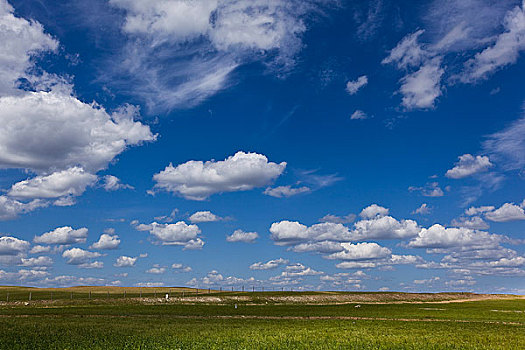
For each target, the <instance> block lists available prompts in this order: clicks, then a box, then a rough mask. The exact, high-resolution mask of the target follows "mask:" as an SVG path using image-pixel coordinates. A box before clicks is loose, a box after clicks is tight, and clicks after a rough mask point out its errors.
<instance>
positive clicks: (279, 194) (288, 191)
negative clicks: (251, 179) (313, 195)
mask: <svg viewBox="0 0 525 350" xmlns="http://www.w3.org/2000/svg"><path fill="white" fill-rule="evenodd" d="M310 191H311V190H310V188H309V187H306V186H302V187H295V188H294V187H292V186H290V185H287V186H278V187H274V188H271V187H268V188H267V189H266V190H264V194H266V195H268V196H272V197H276V198H283V197H291V196H295V195H298V194H301V193H307V192H310Z"/></svg>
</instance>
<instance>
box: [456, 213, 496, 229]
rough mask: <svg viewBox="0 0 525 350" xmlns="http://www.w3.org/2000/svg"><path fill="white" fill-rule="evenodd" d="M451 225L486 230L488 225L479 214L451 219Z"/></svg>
mask: <svg viewBox="0 0 525 350" xmlns="http://www.w3.org/2000/svg"><path fill="white" fill-rule="evenodd" d="M451 223H452V226H457V227H466V228H470V229H474V230H486V229H488V228H489V225H488V224H487V223H486V222H485V221H484V220H483V219H482V218H481V217H479V216H472V217H460V218H458V219H454V220H452V222H451Z"/></svg>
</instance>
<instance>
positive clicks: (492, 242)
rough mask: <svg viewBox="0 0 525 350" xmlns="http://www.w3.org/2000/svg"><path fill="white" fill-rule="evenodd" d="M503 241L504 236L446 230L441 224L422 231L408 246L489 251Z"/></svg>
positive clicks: (453, 229)
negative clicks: (466, 248) (467, 248)
mask: <svg viewBox="0 0 525 350" xmlns="http://www.w3.org/2000/svg"><path fill="white" fill-rule="evenodd" d="M502 239H503V238H502V236H498V235H491V234H489V233H487V232H485V231H477V230H472V229H469V228H465V227H460V228H455V227H450V228H446V227H443V226H442V225H440V224H435V225H433V226H431V227H429V228H428V229H427V228H423V229H421V231H420V232H419V234H418V236H417V237H416V238H414V239H413V240H411V241H410V242H409V243H408V246H409V247H412V248H454V247H469V248H471V249H475V248H478V249H488V248H490V247H496V246H498V245H499V242H501V241H502Z"/></svg>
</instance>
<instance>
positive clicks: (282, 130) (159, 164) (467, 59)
mask: <svg viewBox="0 0 525 350" xmlns="http://www.w3.org/2000/svg"><path fill="white" fill-rule="evenodd" d="M524 11H525V3H524V2H522V1H510V0H509V1H507V0H505V1H497V2H496V1H482V0H468V1H465V0H463V1H458V0H447V1H425V2H421V1H418V2H414V1H396V2H389V1H383V0H376V1H353V2H350V1H335V0H318V1H317V0H308V1H299V0H297V1H296V0H293V1H290V0H288V1H284V0H272V1H270V0H255V1H241V0H239V1H227V0H209V1H205V0H202V1H185V0H158V1H150V2H147V3H145V2H142V1H138V0H110V1H106V0H93V1H90V2H89V4H88V3H86V2H83V1H70V2H68V3H67V5H64V4H63V3H61V2H58V1H31V0H25V1H14V0H11V1H9V2H7V1H6V0H0V38H1V40H0V50H1V53H2V55H0V78H1V79H0V174H1V176H0V188H1V189H2V193H1V194H0V220H1V221H0V284H23V285H32V286H69V285H79V284H83V285H85V284H93V285H122V286H135V285H137V286H156V285H166V286H182V285H191V286H197V287H202V288H220V287H222V288H232V287H233V288H241V287H242V286H243V285H244V286H246V287H247V288H251V287H252V286H255V287H257V288H262V287H264V288H265V289H272V288H275V289H280V288H286V289H290V288H293V289H294V290H299V289H322V290H399V291H449V290H450V291H455V290H460V291H477V292H498V293H524V291H525V283H524V282H523V281H524V280H525V279H524V278H523V277H524V276H525V268H524V267H525V237H524V235H523V232H524V231H523V230H524V227H525V226H524V222H525V221H524V220H525V212H524V208H525V186H524V184H523V181H524V176H525V172H524V170H525V91H524V84H523V81H525V61H524V58H523V56H524V54H523V51H525V45H524V42H525V12H524Z"/></svg>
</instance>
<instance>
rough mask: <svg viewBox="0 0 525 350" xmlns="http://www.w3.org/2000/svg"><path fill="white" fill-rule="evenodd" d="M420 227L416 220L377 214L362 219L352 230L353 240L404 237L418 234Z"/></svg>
mask: <svg viewBox="0 0 525 350" xmlns="http://www.w3.org/2000/svg"><path fill="white" fill-rule="evenodd" d="M419 230H420V227H419V225H418V224H417V222H415V221H414V220H400V221H398V220H396V219H394V218H393V217H391V216H376V217H374V218H372V219H368V220H360V221H358V222H356V223H355V224H354V229H353V230H352V231H351V239H352V240H366V239H404V238H411V237H414V236H416V235H417V234H418V233H419Z"/></svg>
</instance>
